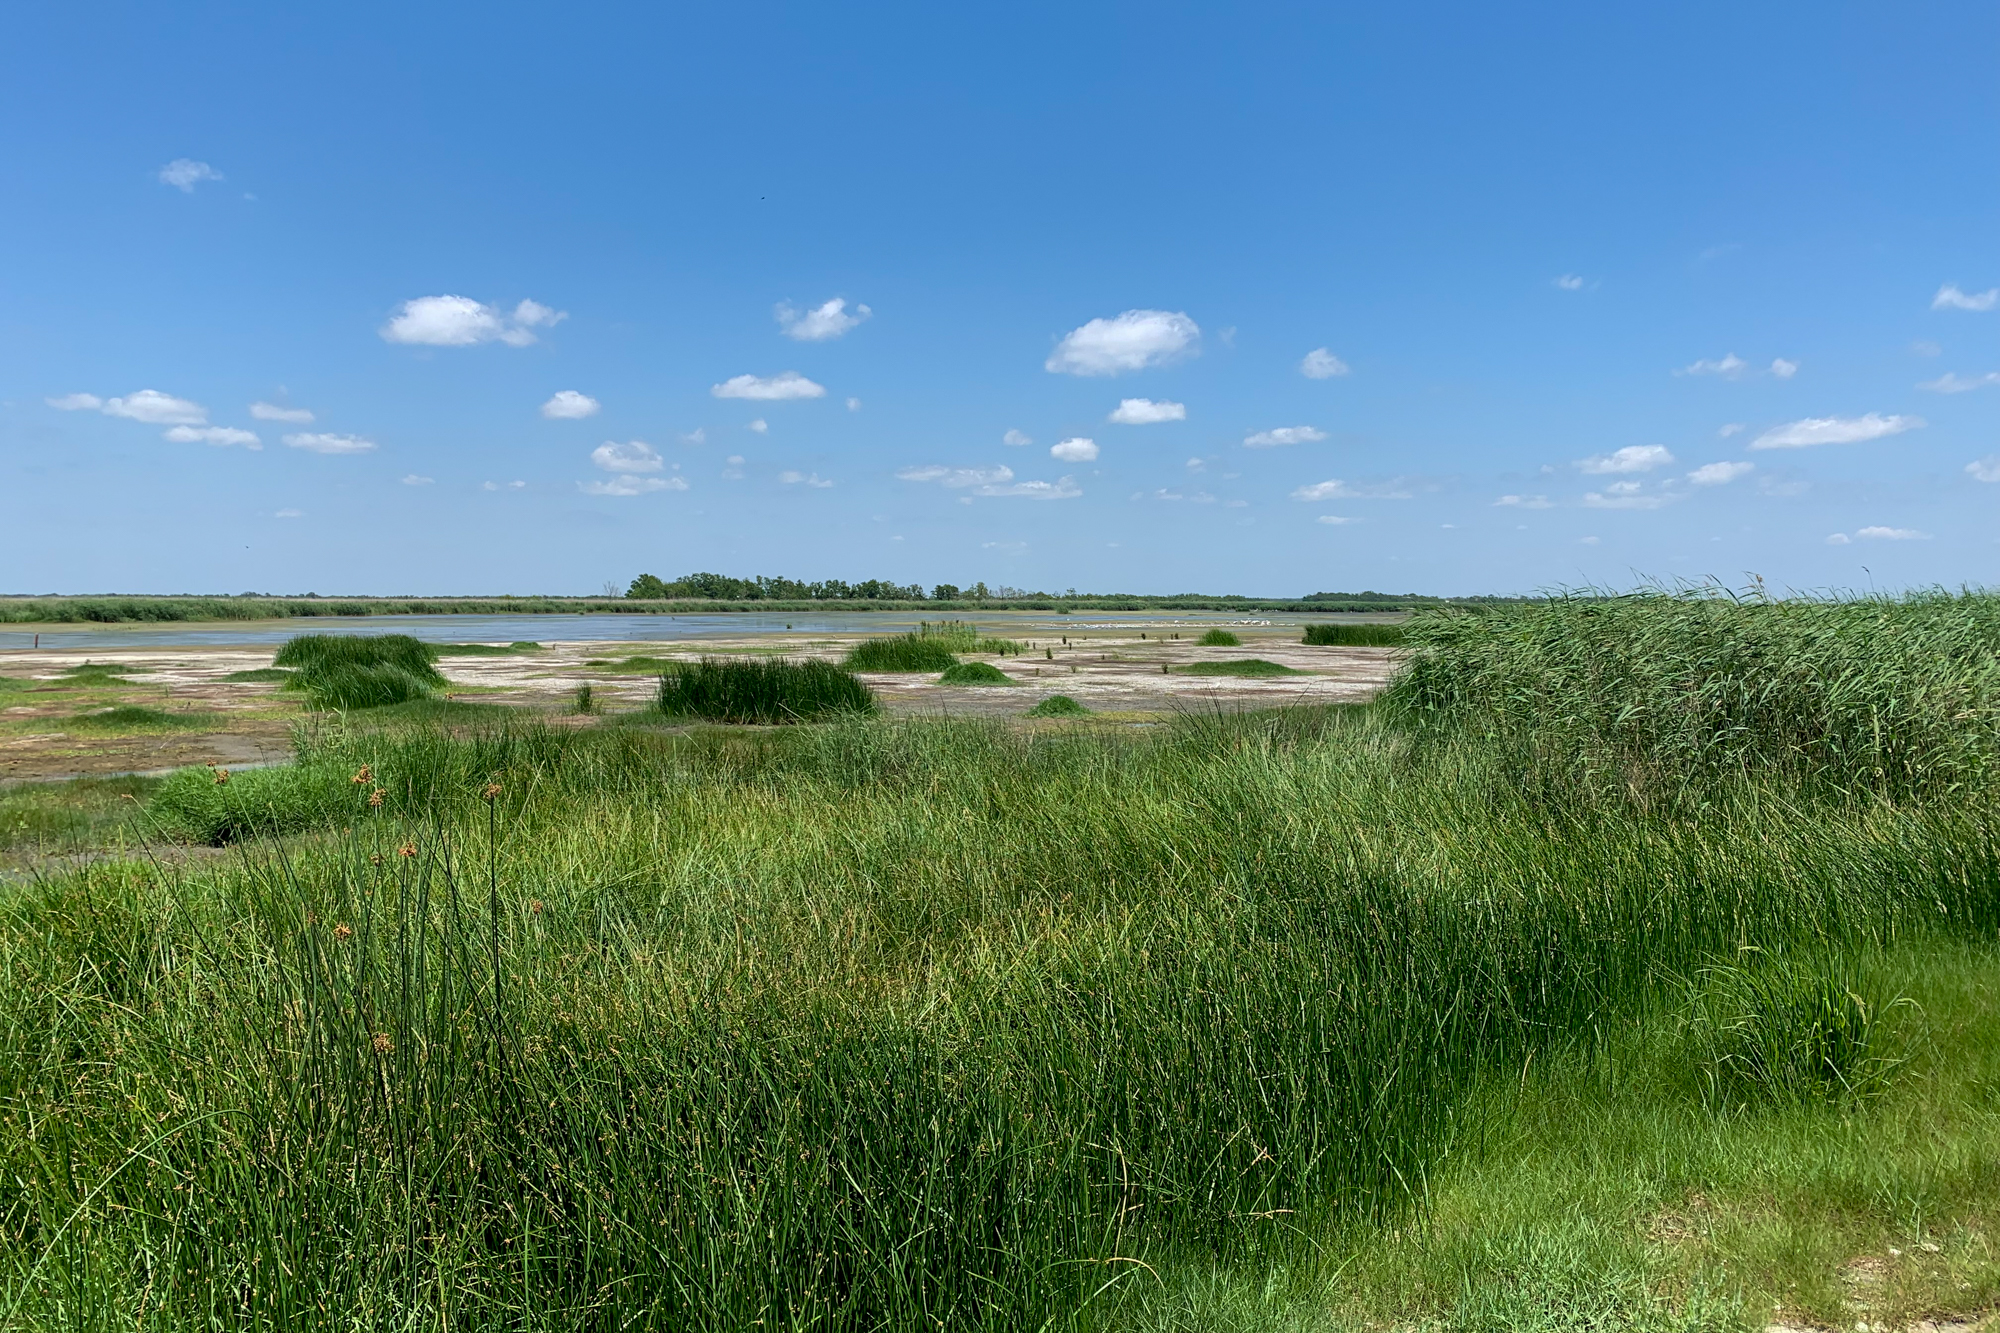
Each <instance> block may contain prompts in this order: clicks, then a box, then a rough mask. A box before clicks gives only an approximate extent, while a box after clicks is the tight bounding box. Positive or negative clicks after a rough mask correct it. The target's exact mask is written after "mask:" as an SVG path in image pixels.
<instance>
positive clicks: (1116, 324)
mask: <svg viewBox="0 0 2000 1333" xmlns="http://www.w3.org/2000/svg"><path fill="white" fill-rule="evenodd" d="M1200 340H1201V328H1200V326H1198V325H1197V324H1196V323H1195V322H1194V321H1193V320H1191V319H1189V318H1188V317H1187V316H1186V315H1184V314H1181V313H1179V312H1177V311H1172V312H1170V311H1166V310H1127V311H1126V312H1125V313H1124V314H1122V315H1119V316H1117V317H1116V318H1115V319H1093V320H1091V321H1090V322H1089V323H1088V324H1085V325H1083V326H1082V327H1081V328H1076V329H1072V330H1071V331H1070V332H1069V334H1068V335H1067V336H1065V337H1064V338H1063V340H1062V341H1061V342H1060V343H1058V344H1056V350H1055V351H1054V352H1052V353H1050V355H1049V359H1048V360H1047V361H1045V362H1043V363H1042V368H1043V369H1045V370H1047V371H1049V372H1050V373H1052V374H1058V375H1116V374H1119V373H1120V372H1122V371H1127V370H1143V369H1145V368H1146V367H1147V366H1161V365H1166V364H1167V363H1168V362H1171V361H1175V360H1178V359H1180V358H1181V357H1182V356H1184V355H1185V356H1192V355H1194V354H1195V353H1196V352H1197V351H1198V350H1199V348H1198V347H1197V344H1198V343H1199V342H1200Z"/></svg>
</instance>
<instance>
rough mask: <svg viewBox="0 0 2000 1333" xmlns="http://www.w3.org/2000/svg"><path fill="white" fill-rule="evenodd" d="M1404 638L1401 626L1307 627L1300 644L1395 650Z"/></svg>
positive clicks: (1322, 646)
mask: <svg viewBox="0 0 2000 1333" xmlns="http://www.w3.org/2000/svg"><path fill="white" fill-rule="evenodd" d="M1403 638H1404V635H1403V627H1402V626H1401V625H1307V626H1306V633H1305V637H1304V638H1303V639H1301V640H1299V642H1301V643H1307V644H1312V645H1315V646H1317V647H1321V648H1336V647H1337V648H1393V647H1396V646H1398V645H1399V644H1401V643H1402V642H1403Z"/></svg>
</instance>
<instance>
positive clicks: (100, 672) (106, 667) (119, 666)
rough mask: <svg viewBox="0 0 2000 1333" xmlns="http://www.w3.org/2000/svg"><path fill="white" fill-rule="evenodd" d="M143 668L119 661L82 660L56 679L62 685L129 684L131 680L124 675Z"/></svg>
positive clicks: (129, 674)
mask: <svg viewBox="0 0 2000 1333" xmlns="http://www.w3.org/2000/svg"><path fill="white" fill-rule="evenodd" d="M144 669H145V668H143V667H136V666H126V665H124V664H123V663H120V662H84V663H82V664H80V665H78V666H73V667H69V668H67V669H66V670H64V671H63V673H62V675H61V676H59V677H58V678H57V679H58V680H60V681H61V682H62V683H63V684H64V685H83V686H92V685H130V684H132V683H133V682H132V681H130V680H128V679H126V677H128V676H131V675H133V674H134V673H136V672H139V671H142V670H144Z"/></svg>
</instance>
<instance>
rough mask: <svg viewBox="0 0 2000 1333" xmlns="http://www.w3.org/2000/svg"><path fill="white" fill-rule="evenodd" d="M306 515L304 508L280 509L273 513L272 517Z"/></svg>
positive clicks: (300, 516)
mask: <svg viewBox="0 0 2000 1333" xmlns="http://www.w3.org/2000/svg"><path fill="white" fill-rule="evenodd" d="M305 516H306V511H305V510H303V509H280V510H279V511H278V512H277V513H275V514H273V515H271V517H272V518H304V517H305Z"/></svg>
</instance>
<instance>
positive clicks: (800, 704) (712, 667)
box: [659, 657, 876, 725]
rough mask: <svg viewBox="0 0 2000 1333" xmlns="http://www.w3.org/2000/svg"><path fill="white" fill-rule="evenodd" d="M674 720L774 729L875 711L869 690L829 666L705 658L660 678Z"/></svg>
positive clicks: (665, 709) (664, 708) (663, 705)
mask: <svg viewBox="0 0 2000 1333" xmlns="http://www.w3.org/2000/svg"><path fill="white" fill-rule="evenodd" d="M659 707H660V711H661V712H662V713H664V714H666V715H667V716H669V717H698V718H705V719H707V720H709V721H711V722H741V723H757V724H763V725H770V724H775V723H784V722H809V721H813V720H815V719H818V718H822V717H829V716H839V715H843V714H865V713H871V712H873V711H875V707H876V705H875V696H874V695H873V694H871V693H869V690H868V687H867V686H866V685H863V684H862V683H861V682H860V681H859V680H857V679H855V677H854V675H853V674H852V673H851V672H848V671H843V670H842V669H841V668H839V667H837V666H834V665H833V664H832V663H830V662H820V661H794V660H792V659H789V658H782V657H772V658H762V659H750V660H744V659H735V658H716V657H704V658H702V659H701V660H700V661H699V662H692V663H682V664H681V665H680V666H679V669H678V670H675V671H673V672H671V673H669V674H667V675H663V676H661V677H660V698H659Z"/></svg>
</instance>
